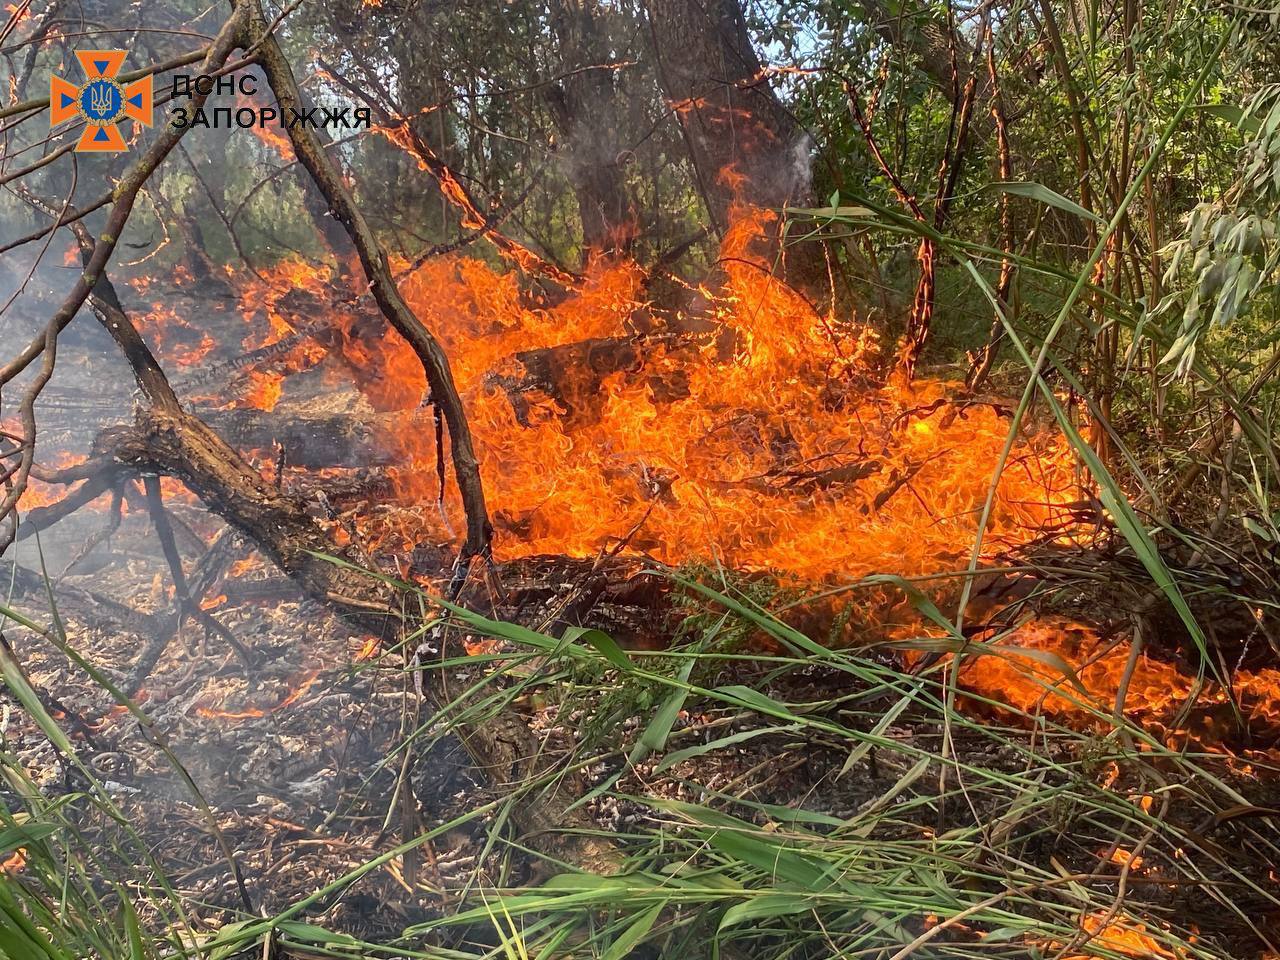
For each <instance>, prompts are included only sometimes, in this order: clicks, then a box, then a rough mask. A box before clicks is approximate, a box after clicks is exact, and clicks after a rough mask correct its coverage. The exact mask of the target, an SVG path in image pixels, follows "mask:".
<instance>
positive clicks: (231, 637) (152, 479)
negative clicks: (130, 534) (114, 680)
mask: <svg viewBox="0 0 1280 960" xmlns="http://www.w3.org/2000/svg"><path fill="white" fill-rule="evenodd" d="M142 483H143V486H144V487H145V488H146V491H147V508H148V510H149V511H150V513H151V525H152V527H154V528H155V531H156V537H157V538H158V539H159V541H160V550H161V552H162V553H163V554H164V559H165V563H167V564H168V565H169V575H170V576H171V577H172V578H173V592H174V599H176V600H177V602H178V616H177V619H176V621H175V622H174V625H173V629H172V630H171V631H167V632H164V633H161V634H159V635H158V636H156V637H154V638H153V639H152V640H151V642H149V643H148V644H147V645H146V647H145V648H143V651H142V653H141V654H140V655H139V657H138V661H137V663H136V664H135V665H134V669H133V675H132V676H131V677H130V678H129V684H128V686H127V687H126V688H125V692H126V693H128V694H129V696H133V695H134V694H136V693H137V692H138V689H139V688H140V687H141V686H142V684H143V683H144V682H145V681H146V679H147V677H148V676H149V675H150V673H151V671H152V670H153V669H155V665H156V664H157V663H158V662H159V660H160V657H161V656H163V655H164V651H165V650H166V649H167V648H168V646H169V642H170V641H171V640H172V639H173V638H174V637H175V636H177V635H178V634H179V633H180V632H181V630H182V622H183V620H185V619H186V618H187V617H190V618H191V619H192V620H195V621H196V622H197V623H199V624H200V626H202V627H204V628H205V630H207V631H208V632H210V633H214V634H217V635H218V636H219V637H221V638H222V640H223V641H224V642H225V643H226V644H227V645H228V646H229V647H231V649H232V650H234V651H235V652H236V656H238V657H239V658H240V662H241V663H242V664H244V668H245V676H246V678H247V679H248V680H249V682H250V683H251V684H252V682H253V678H254V669H255V663H254V660H253V657H252V655H250V653H249V651H248V650H246V649H245V647H244V645H243V644H242V643H241V642H240V641H239V640H237V639H236V637H235V634H233V633H232V632H231V631H230V630H228V629H227V628H226V627H224V626H223V625H222V624H221V623H219V622H218V620H217V618H216V617H214V616H213V614H211V613H209V612H208V611H207V610H201V609H200V604H199V601H198V600H197V599H196V598H193V597H192V595H191V591H190V590H189V589H188V587H187V576H186V574H185V573H184V572H183V570H182V557H181V556H180V555H179V554H178V545H177V543H176V542H174V539H173V528H172V527H171V526H170V525H169V514H168V511H166V510H165V508H164V498H163V497H162V496H161V494H160V477H159V475H158V474H154V473H148V474H144V475H143V478H142Z"/></svg>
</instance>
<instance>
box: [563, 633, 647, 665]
mask: <svg viewBox="0 0 1280 960" xmlns="http://www.w3.org/2000/svg"><path fill="white" fill-rule="evenodd" d="M561 640H562V641H563V642H564V643H567V644H577V643H579V642H582V643H586V644H589V645H590V646H592V647H594V648H595V649H596V650H598V651H599V652H600V655H601V656H603V657H604V658H605V659H606V660H608V661H609V662H610V663H612V664H613V665H614V666H615V667H617V668H618V669H619V670H621V671H623V672H624V673H630V672H631V670H632V669H633V667H634V664H632V662H631V658H630V657H628V656H627V653H626V651H625V650H623V649H622V647H620V646H618V641H616V640H614V639H613V637H611V636H609V635H608V634H607V633H605V632H604V631H603V630H596V629H594V628H592V627H566V628H565V631H564V636H563V637H561Z"/></svg>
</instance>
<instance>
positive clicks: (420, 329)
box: [236, 0, 493, 566]
mask: <svg viewBox="0 0 1280 960" xmlns="http://www.w3.org/2000/svg"><path fill="white" fill-rule="evenodd" d="M236 13H237V16H243V17H244V18H245V20H244V22H243V26H242V29H241V41H242V43H244V44H245V45H246V46H254V47H256V48H258V49H259V55H258V56H259V62H260V64H261V66H262V69H263V71H264V72H265V73H266V76H267V82H268V83H269V84H270V86H271V89H272V91H273V92H274V93H275V95H276V98H277V100H278V101H279V104H280V109H281V110H282V111H286V110H289V109H290V108H293V109H299V110H300V109H302V95H301V93H300V92H299V90H298V84H297V81H296V80H295V79H294V76H293V68H292V67H290V66H289V61H288V60H287V59H286V58H285V55H284V51H282V50H281V49H280V45H279V44H278V43H277V42H276V39H275V37H274V36H272V35H271V34H270V33H269V32H268V31H267V21H266V18H265V17H264V16H263V13H262V7H261V5H260V4H259V3H258V2H257V0H238V2H237V4H236ZM288 132H289V140H290V142H291V143H292V144H293V149H294V152H295V153H296V154H297V157H298V159H299V160H300V161H301V162H302V164H303V166H305V167H306V168H307V171H308V172H309V173H310V174H311V177H312V179H313V180H314V181H315V184H316V186H317V188H319V190H320V192H321V193H322V194H324V197H325V199H326V200H328V201H329V206H330V208H331V209H332V210H333V213H334V216H335V217H336V218H337V219H338V222H339V223H341V224H342V225H343V227H345V228H346V231H347V234H348V235H349V236H350V237H351V242H352V243H353V244H354V245H355V248H356V252H357V253H358V254H359V256H360V262H361V264H362V265H363V266H364V271H365V275H366V276H367V277H368V278H369V288H370V290H371V292H372V293H373V296H374V299H375V300H377V302H378V306H379V307H380V308H381V309H382V313H383V316H385V317H386V319H387V322H388V323H390V324H391V326H392V327H394V328H395V330H396V331H397V332H398V333H399V334H400V335H401V336H403V337H404V338H405V340H406V341H408V343H409V345H410V346H412V347H413V350H414V353H416V354H417V355H418V359H419V360H421V362H422V368H423V371H424V372H425V373H426V377H427V384H428V385H429V387H430V389H431V400H432V402H433V403H435V404H436V406H437V407H439V409H440V411H441V413H443V414H444V419H445V422H446V423H447V424H448V426H449V438H450V441H451V443H450V449H451V452H452V455H453V470H454V476H455V478H456V480H457V482H458V489H459V490H460V491H461V493H462V503H463V507H464V509H465V510H466V514H467V540H466V543H465V544H464V545H463V548H462V553H461V554H460V556H459V561H460V565H461V566H465V565H466V561H467V560H468V559H470V558H472V557H475V556H486V557H487V556H488V555H489V543H490V539H491V538H492V536H493V527H492V525H491V524H490V522H489V512H488V508H487V507H486V505H485V498H484V486H483V484H482V483H481V480H480V468H479V464H478V462H477V460H476V455H475V448H474V445H473V443H472V440H471V429H470V427H469V426H468V424H467V417H466V412H465V411H464V409H463V406H462V399H461V397H459V396H458V389H457V387H456V386H455V385H454V381H453V373H452V371H451V370H450V367H449V359H448V357H446V356H445V353H444V350H443V349H442V348H441V347H440V344H439V342H438V341H437V340H436V338H435V337H434V336H432V334H431V332H430V331H429V330H427V328H426V327H425V326H423V324H422V322H421V321H420V320H419V319H418V318H417V316H416V315H415V314H414V312H413V311H412V310H411V309H410V308H409V305H408V304H407V303H405V301H404V298H403V297H401V296H400V291H399V289H398V287H397V286H396V282H395V278H394V277H393V276H392V274H391V268H390V265H389V264H388V262H387V254H386V251H385V250H383V249H382V246H381V244H380V243H379V242H378V240H377V238H376V237H375V236H374V234H373V231H372V230H371V229H370V228H369V224H368V222H367V221H366V220H365V218H364V214H363V213H362V212H361V210H360V208H359V207H358V206H357V205H356V202H355V198H354V197H352V195H351V191H350V190H349V189H348V188H347V185H346V183H345V182H344V181H343V179H342V176H341V174H340V173H339V172H338V170H337V168H336V167H334V165H333V163H332V161H330V159H329V157H328V155H327V154H326V153H325V151H324V146H323V145H322V144H321V143H320V140H319V138H318V137H316V135H315V133H314V132H312V131H311V130H310V129H308V128H306V127H304V126H302V125H301V124H298V125H294V126H290V127H289V128H288Z"/></svg>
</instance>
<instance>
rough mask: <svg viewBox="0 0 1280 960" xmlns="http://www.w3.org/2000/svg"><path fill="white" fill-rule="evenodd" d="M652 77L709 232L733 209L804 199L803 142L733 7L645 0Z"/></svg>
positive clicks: (717, 2) (697, 0) (717, 1)
mask: <svg viewBox="0 0 1280 960" xmlns="http://www.w3.org/2000/svg"><path fill="white" fill-rule="evenodd" d="M644 6H645V11H646V13H647V15H648V18H649V27H650V30H651V32H652V36H653V50H654V54H655V56H656V57H657V64H658V79H659V82H660V83H661V84H662V91H663V93H664V94H665V95H666V97H667V100H668V101H669V104H670V106H671V108H672V109H673V110H674V111H675V112H676V115H677V116H678V118H679V120H680V124H681V126H682V128H683V130H684V135H685V139H686V141H687V143H688V146H689V153H690V158H691V159H692V161H693V167H694V174H695V176H696V178H697V183H698V188H699V190H700V191H701V193H702V196H703V199H704V201H705V202H706V204H707V209H708V211H709V212H710V214H711V218H712V220H713V221H714V223H715V226H716V227H717V229H719V230H721V231H723V230H724V228H725V227H726V226H727V225H728V223H729V220H730V208H731V207H732V206H733V205H734V204H735V203H737V202H744V203H749V204H753V205H756V206H762V207H780V206H782V205H784V204H786V203H802V204H805V203H808V202H809V200H810V188H811V185H810V179H809V175H810V170H809V148H810V143H811V141H810V137H809V135H808V134H807V133H806V132H805V131H804V130H802V129H801V128H800V126H799V124H797V123H796V121H795V118H794V117H792V116H791V114H790V113H789V112H788V111H787V109H786V108H785V107H784V106H783V105H782V103H781V101H779V100H778V98H777V96H776V95H775V94H774V92H773V89H772V88H771V87H770V85H769V81H768V77H767V76H765V74H764V70H763V68H762V66H761V63H760V58H759V57H758V56H757V55H756V52H755V50H754V49H753V48H752V46H751V38H750V36H749V35H748V33H747V25H746V22H745V20H744V19H743V13H742V7H741V5H740V4H739V2H738V0H645V4H644Z"/></svg>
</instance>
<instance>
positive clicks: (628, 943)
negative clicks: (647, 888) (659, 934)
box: [600, 900, 667, 960]
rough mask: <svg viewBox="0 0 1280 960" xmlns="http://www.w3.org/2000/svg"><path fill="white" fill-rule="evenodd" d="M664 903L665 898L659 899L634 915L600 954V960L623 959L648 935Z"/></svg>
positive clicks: (665, 902) (665, 903)
mask: <svg viewBox="0 0 1280 960" xmlns="http://www.w3.org/2000/svg"><path fill="white" fill-rule="evenodd" d="M666 905H667V901H666V900H660V901H659V902H657V903H655V904H654V905H653V906H652V907H650V908H649V909H648V910H646V911H645V912H644V913H642V914H640V916H638V917H636V918H635V920H634V921H632V922H631V924H630V925H629V926H628V927H627V929H625V930H623V931H622V933H621V934H619V935H618V939H617V940H615V941H613V943H612V944H611V945H610V946H609V949H608V950H606V951H605V952H604V953H602V954H600V960H623V958H624V957H626V956H628V955H629V954H630V953H631V951H632V949H633V948H634V947H636V946H637V945H639V944H640V943H641V941H643V940H644V938H645V937H647V936H648V935H649V931H650V930H652V929H653V925H654V923H655V922H656V921H657V919H658V915H659V914H660V913H662V910H663V908H664V907H665V906H666Z"/></svg>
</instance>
